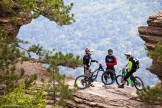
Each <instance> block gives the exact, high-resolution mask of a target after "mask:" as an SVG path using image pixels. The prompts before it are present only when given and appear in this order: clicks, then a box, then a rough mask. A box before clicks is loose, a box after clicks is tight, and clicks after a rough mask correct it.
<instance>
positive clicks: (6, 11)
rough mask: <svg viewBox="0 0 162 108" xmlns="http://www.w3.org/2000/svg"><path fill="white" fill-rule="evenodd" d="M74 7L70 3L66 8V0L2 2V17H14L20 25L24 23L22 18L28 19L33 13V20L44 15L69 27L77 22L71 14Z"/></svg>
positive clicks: (0, 7) (0, 2)
mask: <svg viewBox="0 0 162 108" xmlns="http://www.w3.org/2000/svg"><path fill="white" fill-rule="evenodd" d="M73 5H74V4H73V3H70V5H67V6H65V3H64V0H1V1H0V10H2V14H1V15H0V16H2V17H6V16H10V17H13V18H12V20H13V22H14V23H15V24H19V22H21V21H23V20H22V19H21V20H20V18H23V17H24V16H26V18H27V17H28V16H30V15H29V14H31V11H32V12H33V15H32V16H33V18H37V17H38V16H39V15H43V16H45V17H47V18H49V19H50V20H52V21H55V22H56V23H58V24H59V25H67V24H71V23H72V22H74V21H75V20H74V19H73V17H74V14H70V10H71V9H72V7H73ZM20 11H21V12H20ZM27 15H28V16H27Z"/></svg>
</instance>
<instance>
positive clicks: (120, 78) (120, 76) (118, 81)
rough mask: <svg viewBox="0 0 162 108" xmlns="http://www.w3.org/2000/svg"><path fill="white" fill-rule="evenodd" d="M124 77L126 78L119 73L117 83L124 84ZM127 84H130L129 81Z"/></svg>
mask: <svg viewBox="0 0 162 108" xmlns="http://www.w3.org/2000/svg"><path fill="white" fill-rule="evenodd" d="M123 78H124V76H122V75H118V76H117V77H116V83H117V84H118V85H122V81H123ZM125 84H127V86H128V85H129V82H128V81H127V82H126V83H125Z"/></svg>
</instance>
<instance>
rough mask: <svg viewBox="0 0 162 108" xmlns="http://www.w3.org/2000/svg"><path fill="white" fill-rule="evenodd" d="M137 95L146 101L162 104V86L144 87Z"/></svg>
mask: <svg viewBox="0 0 162 108" xmlns="http://www.w3.org/2000/svg"><path fill="white" fill-rule="evenodd" d="M137 95H138V97H139V99H140V100H142V101H144V102H148V103H150V104H160V105H162V86H159V87H153V88H150V87H149V86H148V87H146V88H143V89H142V91H137Z"/></svg>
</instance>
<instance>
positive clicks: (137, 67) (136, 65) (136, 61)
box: [133, 58, 140, 69]
mask: <svg viewBox="0 0 162 108" xmlns="http://www.w3.org/2000/svg"><path fill="white" fill-rule="evenodd" d="M133 60H134V62H135V68H136V69H139V67H140V66H139V60H137V59H135V58H134V59H133Z"/></svg>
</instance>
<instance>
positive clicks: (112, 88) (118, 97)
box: [65, 80, 161, 108]
mask: <svg viewBox="0 0 162 108" xmlns="http://www.w3.org/2000/svg"><path fill="white" fill-rule="evenodd" d="M66 82H67V84H68V85H70V87H71V88H72V87H73V84H74V80H68V81H66ZM94 85H95V87H90V88H87V89H85V90H79V91H77V93H75V94H74V98H73V99H72V100H66V101H65V103H66V105H67V106H68V107H70V108H161V107H160V106H150V105H148V104H147V103H143V102H140V100H139V99H138V97H137V95H136V89H135V88H132V87H125V88H124V89H119V88H117V85H115V84H114V85H107V86H105V85H103V83H100V82H94Z"/></svg>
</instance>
